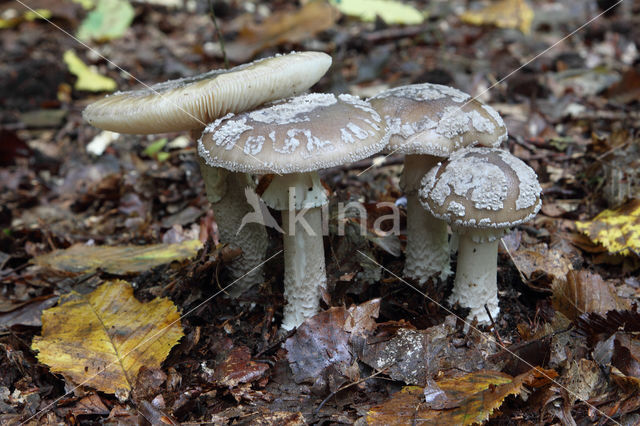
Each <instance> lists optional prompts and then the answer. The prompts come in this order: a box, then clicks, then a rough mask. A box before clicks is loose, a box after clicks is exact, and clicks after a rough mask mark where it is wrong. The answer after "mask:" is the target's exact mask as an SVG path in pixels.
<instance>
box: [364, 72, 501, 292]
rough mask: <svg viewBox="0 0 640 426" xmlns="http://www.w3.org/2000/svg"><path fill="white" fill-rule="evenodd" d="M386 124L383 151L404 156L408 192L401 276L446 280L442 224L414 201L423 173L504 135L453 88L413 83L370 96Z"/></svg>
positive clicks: (481, 108)
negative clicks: (464, 150)
mask: <svg viewBox="0 0 640 426" xmlns="http://www.w3.org/2000/svg"><path fill="white" fill-rule="evenodd" d="M369 101H370V102H371V104H372V105H373V107H374V108H376V109H377V110H378V112H380V115H382V116H383V118H384V119H385V120H386V122H387V125H388V127H389V134H390V138H389V147H388V150H389V151H391V152H394V153H400V154H404V155H405V159H404V170H403V173H402V178H401V181H400V185H401V186H402V189H403V190H404V193H405V196H406V197H407V247H406V250H405V254H406V256H405V257H406V260H405V266H404V275H405V276H406V277H408V278H412V279H414V280H415V281H416V282H418V283H419V284H424V283H425V282H427V281H428V280H429V279H430V278H433V277H435V278H439V279H442V280H444V279H446V278H447V277H448V276H449V274H450V273H451V269H450V267H449V240H448V232H447V224H446V223H445V222H444V221H442V220H438V219H437V218H435V217H433V216H431V215H429V214H424V210H423V209H422V207H421V206H420V203H419V201H418V190H419V189H420V180H421V179H422V177H423V176H424V175H425V173H427V172H428V171H429V170H431V169H432V168H433V167H435V166H436V165H437V164H438V162H439V161H441V160H442V159H444V158H446V157H449V156H450V155H451V154H452V153H454V152H456V151H457V150H459V149H462V148H464V147H466V146H468V145H471V144H476V143H478V144H481V145H485V146H491V147H495V146H498V145H500V143H501V142H503V141H504V140H506V138H507V129H506V128H505V126H504V122H503V121H502V118H500V115H499V114H498V113H497V112H496V111H495V110H494V109H493V108H491V107H490V106H488V105H484V104H482V103H480V102H478V101H476V100H475V99H471V96H469V95H468V94H466V93H464V92H461V91H460V90H458V89H454V88H453V87H448V86H442V85H439V84H430V83H424V84H412V85H408V86H400V87H396V88H393V89H389V90H385V91H384V92H381V93H379V94H377V95H376V96H374V97H373V98H371V99H369Z"/></svg>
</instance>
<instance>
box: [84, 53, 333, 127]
mask: <svg viewBox="0 0 640 426" xmlns="http://www.w3.org/2000/svg"><path fill="white" fill-rule="evenodd" d="M330 66H331V57H330V56H329V55H327V54H325V53H322V52H292V53H290V54H286V55H277V56H274V57H270V58H265V59H260V60H257V61H254V62H251V63H249V64H244V65H240V66H237V67H235V68H231V69H229V70H214V71H210V72H208V73H205V74H201V75H198V76H194V77H187V78H182V79H179V80H171V81H167V82H164V83H159V84H155V85H153V86H151V87H149V88H146V89H142V90H135V91H130V92H118V93H115V94H113V95H110V96H107V97H105V98H104V99H101V100H99V101H97V102H94V103H92V104H91V105H89V106H88V107H87V108H86V109H85V110H84V112H83V117H84V119H85V120H86V121H87V122H88V123H90V124H91V125H93V126H95V127H98V128H100V129H104V130H111V131H113V132H118V133H138V134H142V133H164V132H176V131H183V130H191V129H200V128H203V127H205V126H206V125H207V124H208V123H211V122H212V121H213V120H215V119H216V118H218V117H221V116H223V115H225V114H227V113H229V112H240V111H247V110H249V109H252V108H255V107H257V106H259V105H261V104H263V103H265V102H269V101H273V100H276V99H282V98H286V97H289V96H294V95H297V94H300V93H303V92H304V91H305V90H307V89H308V88H309V87H311V86H312V85H314V84H315V83H316V82H317V81H318V80H320V78H321V77H322V76H323V75H324V74H325V73H326V72H327V70H328V69H329V67H330Z"/></svg>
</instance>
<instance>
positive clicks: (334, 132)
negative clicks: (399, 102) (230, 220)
mask: <svg viewBox="0 0 640 426" xmlns="http://www.w3.org/2000/svg"><path fill="white" fill-rule="evenodd" d="M385 135H386V128H385V127H384V124H383V122H382V119H381V118H380V116H379V115H378V113H376V111H375V110H374V109H373V108H372V107H371V105H370V104H369V103H367V102H365V101H363V100H361V99H359V98H357V97H355V96H351V95H340V96H338V97H336V96H334V95H332V94H322V93H312V94H309V95H305V96H299V97H296V98H291V99H288V100H286V101H282V102H277V103H274V104H273V105H270V106H266V107H264V108H262V109H258V110H256V111H251V112H246V113H243V114H238V115H233V114H229V115H228V116H226V117H224V118H222V119H219V120H216V121H215V122H214V123H213V124H211V125H210V126H208V127H207V129H206V130H205V131H204V133H203V134H202V138H200V140H199V141H198V150H199V152H200V155H201V156H202V157H203V158H204V160H205V161H206V163H207V164H208V165H210V166H212V167H224V168H226V169H229V170H232V171H236V172H244V173H257V174H271V173H274V174H276V176H275V177H274V178H273V180H272V181H271V183H270V184H269V186H268V187H267V188H266V190H265V191H264V193H263V194H262V198H263V200H264V201H265V203H266V204H267V205H268V206H269V207H271V208H273V209H276V210H281V211H282V222H283V225H282V228H283V231H284V235H283V246H284V268H285V275H284V295H285V298H286V301H287V304H286V306H285V308H284V318H283V320H282V328H283V329H284V330H291V329H293V328H295V327H297V326H299V325H300V324H301V323H302V322H303V321H304V320H305V319H306V318H309V317H311V316H313V315H315V314H316V313H317V312H318V310H319V307H320V297H321V294H322V291H323V289H324V288H325V287H326V273H325V264H324V244H323V238H322V216H321V212H322V209H321V206H322V205H324V204H326V203H327V202H328V196H327V194H326V192H325V190H324V188H323V186H322V184H321V183H320V178H319V176H318V170H321V169H326V168H330V167H334V166H341V165H343V164H345V163H349V162H353V161H357V160H360V159H363V158H366V157H369V156H370V155H373V154H375V153H376V152H379V151H380V150H381V149H382V148H383V147H384V146H385V145H386V143H387V140H386V139H385Z"/></svg>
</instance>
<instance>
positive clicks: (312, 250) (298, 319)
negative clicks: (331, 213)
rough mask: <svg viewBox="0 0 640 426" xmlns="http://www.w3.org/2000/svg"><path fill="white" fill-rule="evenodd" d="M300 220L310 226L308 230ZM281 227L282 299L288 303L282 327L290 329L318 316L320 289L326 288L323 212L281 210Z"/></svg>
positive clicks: (313, 210)
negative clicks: (282, 243)
mask: <svg viewBox="0 0 640 426" xmlns="http://www.w3.org/2000/svg"><path fill="white" fill-rule="evenodd" d="M305 210H306V211H305ZM303 211H304V213H303ZM294 216H295V217H297V218H298V219H297V220H296V219H295V218H294ZM300 216H302V218H300ZM302 220H304V221H306V223H308V224H309V226H310V227H311V229H310V230H309V229H307V228H306V227H305V226H304V225H303V224H302ZM292 221H293V222H292ZM282 225H283V226H282V227H283V229H284V232H285V233H284V235H283V241H284V297H285V299H286V301H287V304H286V306H285V307H284V318H283V320H282V328H283V329H284V330H291V329H293V328H295V327H298V326H299V325H300V324H302V322H303V321H304V320H305V319H307V318H310V317H312V316H314V315H315V314H317V313H318V311H319V310H320V298H321V297H322V290H324V289H325V287H326V283H327V276H326V272H325V266H324V243H323V239H322V209H321V208H319V207H313V208H309V209H304V210H302V211H300V210H293V209H291V210H283V211H282ZM308 231H311V232H308Z"/></svg>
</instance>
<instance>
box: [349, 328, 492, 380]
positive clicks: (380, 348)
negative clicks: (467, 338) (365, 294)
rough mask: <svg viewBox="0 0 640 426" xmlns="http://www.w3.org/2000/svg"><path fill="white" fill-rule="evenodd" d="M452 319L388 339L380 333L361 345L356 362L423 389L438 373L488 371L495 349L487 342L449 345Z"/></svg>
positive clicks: (399, 331)
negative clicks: (358, 359)
mask: <svg viewBox="0 0 640 426" xmlns="http://www.w3.org/2000/svg"><path fill="white" fill-rule="evenodd" d="M455 322H456V320H455V317H453V316H449V317H447V319H446V320H445V322H444V323H443V324H440V325H437V326H434V327H430V328H428V329H426V330H412V329H408V328H400V329H397V330H394V331H395V334H394V335H392V336H388V335H387V334H386V333H387V331H386V330H384V329H381V330H380V333H379V334H378V335H376V336H372V337H370V338H368V339H367V342H366V343H365V344H364V345H362V348H361V353H360V355H359V358H360V360H361V361H362V362H364V363H366V364H368V365H370V366H371V367H373V368H375V369H376V370H378V371H380V370H386V374H388V375H389V376H390V377H391V378H393V379H395V380H400V381H403V382H405V383H407V384H412V385H419V386H425V385H426V383H427V379H428V378H429V377H431V376H433V375H435V374H437V373H438V372H445V373H446V372H448V371H454V372H456V373H458V374H459V372H460V371H462V372H464V371H476V370H480V369H485V368H492V367H493V365H492V364H490V363H489V362H487V361H486V359H485V358H486V356H487V355H488V354H492V353H493V352H494V351H495V348H494V347H493V345H492V344H491V343H489V342H490V341H491V340H490V339H480V340H479V341H478V342H477V343H476V344H471V345H457V346H456V345H453V343H452V340H453V339H452V337H453V334H455V332H456V328H455ZM382 333H385V334H384V337H382V336H381V334H382Z"/></svg>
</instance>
